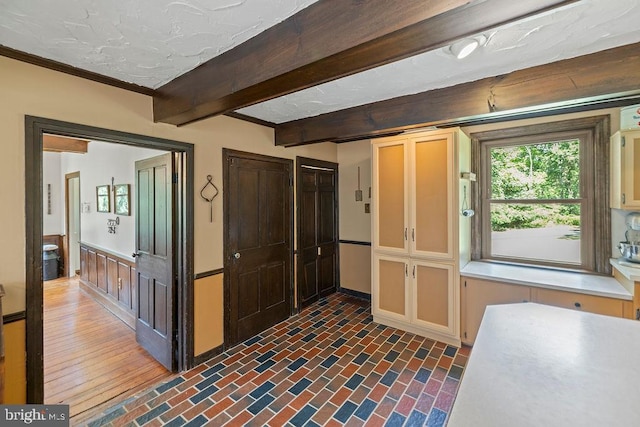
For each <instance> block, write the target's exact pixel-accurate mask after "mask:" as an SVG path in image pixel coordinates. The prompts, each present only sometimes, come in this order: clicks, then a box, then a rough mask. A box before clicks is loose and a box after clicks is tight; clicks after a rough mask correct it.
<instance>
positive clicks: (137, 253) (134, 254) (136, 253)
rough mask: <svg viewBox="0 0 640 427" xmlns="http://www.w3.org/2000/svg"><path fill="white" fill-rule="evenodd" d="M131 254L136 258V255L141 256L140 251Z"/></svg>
mask: <svg viewBox="0 0 640 427" xmlns="http://www.w3.org/2000/svg"><path fill="white" fill-rule="evenodd" d="M131 256H132V257H134V258H136V257H139V256H140V253H139V252H134V253H132V254H131Z"/></svg>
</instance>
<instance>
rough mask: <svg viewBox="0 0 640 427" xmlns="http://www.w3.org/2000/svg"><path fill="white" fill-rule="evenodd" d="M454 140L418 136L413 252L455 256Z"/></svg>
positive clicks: (444, 256)
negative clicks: (453, 246) (422, 138)
mask: <svg viewBox="0 0 640 427" xmlns="http://www.w3.org/2000/svg"><path fill="white" fill-rule="evenodd" d="M451 149H452V140H451V136H448V137H447V136H444V137H438V138H437V139H424V140H420V139H416V140H415V145H414V148H413V150H414V153H413V161H414V163H413V181H412V182H413V184H414V185H413V194H412V201H413V203H412V205H413V212H412V213H413V215H412V217H413V224H412V226H411V243H412V252H413V253H414V254H419V255H423V256H429V257H438V258H443V259H444V258H446V259H453V248H452V242H453V229H452V224H453V223H452V218H451V217H452V215H453V212H452V211H453V206H452V201H453V198H452V190H453V188H452V187H453V185H452V168H453V164H452V153H451Z"/></svg>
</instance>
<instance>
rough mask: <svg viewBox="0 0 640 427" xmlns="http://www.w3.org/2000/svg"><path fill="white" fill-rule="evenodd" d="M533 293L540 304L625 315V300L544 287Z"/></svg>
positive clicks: (609, 314)
mask: <svg viewBox="0 0 640 427" xmlns="http://www.w3.org/2000/svg"><path fill="white" fill-rule="evenodd" d="M531 293H532V295H533V300H534V301H535V302H539V303H540V304H547V305H553V306H556V307H562V308H571V309H574V310H582V311H588V312H589V313H596V314H605V315H607V316H615V317H625V316H624V301H623V300H619V299H614V298H605V297H598V296H594V295H585V294H577V293H574V292H563V291H556V290H551V289H542V288H534V289H532V290H531Z"/></svg>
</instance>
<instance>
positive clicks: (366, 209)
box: [364, 203, 371, 213]
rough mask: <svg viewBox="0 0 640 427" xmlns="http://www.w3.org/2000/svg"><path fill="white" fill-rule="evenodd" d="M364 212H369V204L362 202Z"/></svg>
mask: <svg viewBox="0 0 640 427" xmlns="http://www.w3.org/2000/svg"><path fill="white" fill-rule="evenodd" d="M364 213H371V204H370V203H365V204H364Z"/></svg>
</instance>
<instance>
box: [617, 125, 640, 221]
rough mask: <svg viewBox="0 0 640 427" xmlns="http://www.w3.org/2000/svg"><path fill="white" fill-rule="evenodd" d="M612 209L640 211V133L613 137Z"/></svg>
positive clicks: (625, 133)
mask: <svg viewBox="0 0 640 427" xmlns="http://www.w3.org/2000/svg"><path fill="white" fill-rule="evenodd" d="M610 150H611V156H610V161H611V167H610V170H611V207H612V208H615V209H630V210H638V209H640V131H619V132H616V133H615V134H614V135H613V136H612V137H611V146H610Z"/></svg>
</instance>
